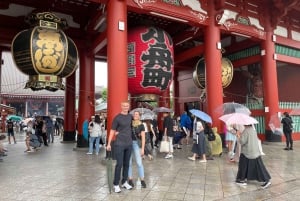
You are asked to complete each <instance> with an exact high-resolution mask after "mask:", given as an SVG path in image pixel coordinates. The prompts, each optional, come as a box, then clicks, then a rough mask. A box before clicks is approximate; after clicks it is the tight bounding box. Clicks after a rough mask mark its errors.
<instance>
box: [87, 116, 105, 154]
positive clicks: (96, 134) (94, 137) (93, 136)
mask: <svg viewBox="0 0 300 201" xmlns="http://www.w3.org/2000/svg"><path fill="white" fill-rule="evenodd" d="M89 131H90V138H89V152H88V153H86V154H88V155H91V154H93V149H94V141H96V143H95V147H96V151H95V153H96V155H98V154H99V150H100V137H101V135H102V132H103V127H102V123H101V119H100V116H99V115H96V116H95V120H94V121H91V122H90V123H89Z"/></svg>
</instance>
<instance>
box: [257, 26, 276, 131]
mask: <svg viewBox="0 0 300 201" xmlns="http://www.w3.org/2000/svg"><path fill="white" fill-rule="evenodd" d="M266 35H267V40H265V41H262V43H261V46H262V47H261V48H262V49H263V50H265V55H264V56H262V78H263V83H264V84H263V87H264V104H265V107H269V112H266V113H265V127H266V130H269V125H268V122H269V121H270V118H271V116H272V115H274V114H276V113H277V112H278V110H279V106H278V102H279V99H278V83H277V69H276V60H274V58H273V56H274V53H275V44H274V42H272V32H271V31H269V32H266Z"/></svg>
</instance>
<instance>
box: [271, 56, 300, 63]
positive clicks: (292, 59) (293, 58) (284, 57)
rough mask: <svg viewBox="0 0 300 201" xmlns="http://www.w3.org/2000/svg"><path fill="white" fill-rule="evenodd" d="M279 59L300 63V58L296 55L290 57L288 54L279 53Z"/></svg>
mask: <svg viewBox="0 0 300 201" xmlns="http://www.w3.org/2000/svg"><path fill="white" fill-rule="evenodd" d="M276 60H277V61H281V62H285V63H290V64H298V65H299V64H300V58H296V57H290V56H287V55H283V54H277V59H276Z"/></svg>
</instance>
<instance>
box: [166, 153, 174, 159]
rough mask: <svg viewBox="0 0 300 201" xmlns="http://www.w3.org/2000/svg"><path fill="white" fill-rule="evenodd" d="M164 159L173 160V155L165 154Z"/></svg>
mask: <svg viewBox="0 0 300 201" xmlns="http://www.w3.org/2000/svg"><path fill="white" fill-rule="evenodd" d="M165 158H166V159H168V158H173V154H167V155H166V156H165Z"/></svg>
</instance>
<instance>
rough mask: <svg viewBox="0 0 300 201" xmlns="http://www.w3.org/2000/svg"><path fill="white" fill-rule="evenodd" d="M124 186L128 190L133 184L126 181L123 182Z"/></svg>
mask: <svg viewBox="0 0 300 201" xmlns="http://www.w3.org/2000/svg"><path fill="white" fill-rule="evenodd" d="M122 187H123V188H126V189H127V190H130V189H132V186H131V185H129V183H128V182H127V181H125V182H124V183H123V184H122Z"/></svg>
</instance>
